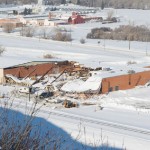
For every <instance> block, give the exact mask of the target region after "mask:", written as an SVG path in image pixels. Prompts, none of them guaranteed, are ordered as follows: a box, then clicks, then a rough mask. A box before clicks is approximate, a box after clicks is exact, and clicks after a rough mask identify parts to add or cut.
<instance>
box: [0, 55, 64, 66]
mask: <svg viewBox="0 0 150 150" xmlns="http://www.w3.org/2000/svg"><path fill="white" fill-rule="evenodd" d="M63 61H66V60H62V59H57V58H53V59H24V58H18V57H17V58H16V57H14V58H13V57H8V58H6V57H1V61H0V68H9V67H15V66H21V65H26V66H27V65H36V64H41V63H48V62H54V63H55V62H63Z"/></svg>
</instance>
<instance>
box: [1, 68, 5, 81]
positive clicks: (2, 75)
mask: <svg viewBox="0 0 150 150" xmlns="http://www.w3.org/2000/svg"><path fill="white" fill-rule="evenodd" d="M4 81H5V78H4V69H0V84H2V83H4Z"/></svg>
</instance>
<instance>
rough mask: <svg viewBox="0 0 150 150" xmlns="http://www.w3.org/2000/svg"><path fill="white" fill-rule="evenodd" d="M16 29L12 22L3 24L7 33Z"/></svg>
mask: <svg viewBox="0 0 150 150" xmlns="http://www.w3.org/2000/svg"><path fill="white" fill-rule="evenodd" d="M14 29H15V26H14V24H12V23H6V24H4V26H3V31H4V32H6V33H11V32H12V31H13V30H14Z"/></svg>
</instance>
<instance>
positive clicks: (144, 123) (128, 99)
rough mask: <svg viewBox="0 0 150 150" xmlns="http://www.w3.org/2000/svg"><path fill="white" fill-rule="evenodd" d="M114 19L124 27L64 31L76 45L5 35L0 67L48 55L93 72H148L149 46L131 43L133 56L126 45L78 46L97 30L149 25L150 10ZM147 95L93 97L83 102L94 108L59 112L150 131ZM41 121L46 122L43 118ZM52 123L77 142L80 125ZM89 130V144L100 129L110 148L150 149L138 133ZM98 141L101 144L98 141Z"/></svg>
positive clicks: (144, 90)
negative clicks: (134, 67) (107, 69)
mask: <svg viewBox="0 0 150 150" xmlns="http://www.w3.org/2000/svg"><path fill="white" fill-rule="evenodd" d="M107 11H108V10H104V11H103V12H101V13H102V15H106V13H107ZM115 13H116V15H117V16H121V18H122V19H121V22H119V23H116V24H107V25H102V24H101V23H92V22H89V23H87V24H83V25H71V26H68V27H67V26H65V27H66V28H69V29H70V28H71V30H72V33H71V34H72V37H73V39H74V41H72V42H66V43H63V42H56V41H51V40H43V39H38V38H26V37H20V36H19V34H18V33H13V34H5V33H3V32H2V31H0V45H3V46H4V47H6V52H5V53H4V55H3V56H1V57H0V60H1V61H0V67H4V66H10V65H14V64H17V63H22V62H26V61H31V60H41V59H43V55H44V54H52V55H53V56H54V57H56V58H61V59H66V60H74V61H78V62H80V63H81V64H84V65H86V66H90V67H100V66H103V67H111V68H114V69H115V68H117V69H119V68H126V67H127V66H128V65H127V64H128V62H129V61H134V62H136V64H137V66H150V56H149V55H150V43H145V42H131V49H130V50H129V48H128V47H129V43H128V42H127V41H111V40H101V41H100V42H101V43H100V44H99V45H98V43H97V42H98V41H99V40H86V43H85V44H80V42H79V40H80V39H81V38H85V37H86V34H87V33H88V32H90V29H91V28H93V27H101V26H109V27H112V28H114V27H116V26H119V25H121V24H128V23H129V22H134V23H135V24H144V25H148V24H149V23H150V21H149V20H148V19H147V18H149V13H150V11H149V10H115ZM137 16H140V17H137ZM128 67H130V66H128ZM131 69H132V65H131ZM12 89H13V87H11V89H10V87H7V86H5V87H2V86H0V93H1V94H3V93H5V94H7V93H8V92H9V91H10V90H12ZM149 90H150V87H144V86H143V87H137V88H135V89H132V90H126V91H117V92H113V93H109V94H108V95H102V96H95V97H94V98H93V99H88V100H86V101H85V102H88V103H94V105H90V106H81V107H79V108H74V109H61V110H60V109H57V110H56V111H58V112H59V113H61V114H63V113H67V115H68V114H70V115H73V116H74V115H77V116H80V117H83V118H86V117H88V118H90V119H91V118H92V119H96V120H98V121H100V120H103V121H108V122H111V123H117V124H123V125H127V126H132V127H134V128H140V129H144V130H148V131H149V130H150V120H149V118H150V117H149V115H150V114H149V113H150V95H149ZM16 101H17V100H16ZM19 104H20V102H19ZM22 105H24V104H22ZM98 105H101V106H102V107H104V109H103V110H102V111H100V110H98V109H97V106H98ZM45 109H46V110H47V109H50V108H49V107H47V108H46V107H44V110H45ZM20 111H22V110H20ZM53 111H54V110H53ZM58 112H57V113H58ZM40 115H41V116H42V117H43V118H44V117H45V119H47V118H46V117H47V116H46V115H45V113H42V114H40ZM48 121H50V122H53V123H54V124H55V125H58V126H59V127H61V128H62V129H64V130H65V131H66V132H68V133H69V134H70V133H72V132H73V131H75V132H74V133H73V134H74V135H73V136H74V137H75V135H76V134H77V131H78V129H77V126H78V124H79V121H78V122H77V121H76V119H69V118H67V119H66V118H65V117H60V116H58V115H56V116H55V115H52V118H51V119H50V120H48ZM83 124H84V121H83ZM85 124H86V128H87V130H88V132H87V138H88V140H89V141H90V140H91V139H93V135H94V134H95V137H98V135H100V134H101V128H103V129H105V131H104V134H105V136H106V137H109V141H110V143H111V144H112V145H115V146H116V147H119V148H122V144H123V145H125V147H126V148H127V149H131V150H137V149H139V150H141V149H142V150H144V149H145V150H147V149H149V147H150V138H149V136H146V135H144V136H143V135H141V134H139V133H137V135H135V133H132V132H129V131H127V132H126V133H125V132H124V131H122V130H117V129H114V128H113V129H112V128H108V127H104V126H99V125H95V124H94V123H93V124H91V123H87V122H85ZM75 125H76V126H75ZM96 140H98V138H97V139H96ZM81 141H84V142H85V138H84V137H82V138H81ZM87 143H89V142H87ZM143 145H144V146H143Z"/></svg>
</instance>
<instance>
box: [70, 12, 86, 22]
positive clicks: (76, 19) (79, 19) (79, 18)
mask: <svg viewBox="0 0 150 150" xmlns="http://www.w3.org/2000/svg"><path fill="white" fill-rule="evenodd" d="M68 23H70V24H80V23H85V20H84V18H83V17H82V16H80V15H79V14H78V13H76V12H73V13H72V16H71V17H69V19H68Z"/></svg>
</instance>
